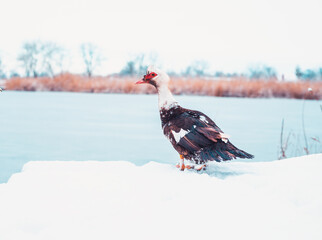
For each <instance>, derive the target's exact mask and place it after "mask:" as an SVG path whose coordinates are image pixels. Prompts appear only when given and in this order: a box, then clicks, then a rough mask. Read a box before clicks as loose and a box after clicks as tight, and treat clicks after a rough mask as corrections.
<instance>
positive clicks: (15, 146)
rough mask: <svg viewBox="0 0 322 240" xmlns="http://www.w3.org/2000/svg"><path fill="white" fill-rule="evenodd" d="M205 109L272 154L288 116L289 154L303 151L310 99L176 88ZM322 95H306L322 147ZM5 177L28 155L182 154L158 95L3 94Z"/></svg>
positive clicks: (248, 146) (166, 158) (247, 145)
mask: <svg viewBox="0 0 322 240" xmlns="http://www.w3.org/2000/svg"><path fill="white" fill-rule="evenodd" d="M176 99H177V100H178V102H179V103H180V104H181V106H183V107H187V108H190V109H195V110H199V111H202V112H204V113H205V114H207V115H208V116H209V117H211V118H212V119H213V120H214V121H215V122H216V123H217V125H218V126H219V127H220V128H221V129H222V130H223V131H224V132H225V133H227V134H229V135H230V136H231V138H230V140H231V142H232V143H233V144H234V145H236V146H237V147H239V148H241V149H243V150H245V151H247V152H249V153H252V154H254V155H255V159H253V160H244V161H272V160H275V159H277V157H278V154H279V141H280V132H281V131H280V130H281V122H282V119H283V118H284V121H285V129H284V131H285V135H287V134H288V133H289V132H292V135H291V138H290V142H289V149H288V154H289V155H288V157H291V156H294V155H297V154H299V153H301V152H302V150H301V146H304V145H303V144H304V142H303V137H302V135H303V132H302V119H301V118H302V104H303V100H293V99H291V100H290V99H245V98H216V97H198V96H176ZM320 104H321V102H317V101H306V103H305V115H304V116H305V129H306V134H307V137H308V141H309V145H310V146H311V149H310V151H312V153H316V152H320V151H321V145H319V144H317V142H316V141H313V140H312V139H311V137H315V138H319V139H320V140H321V139H322V127H321V126H322V112H321V109H320ZM0 110H1V111H0V183H1V182H6V181H7V180H8V179H9V177H10V176H11V175H12V174H13V173H15V172H18V171H21V168H22V166H23V165H24V164H25V163H27V162H28V161H53V160H63V161H87V160H98V161H118V160H126V161H130V162H133V163H135V164H137V165H141V164H145V163H147V162H149V161H156V162H161V163H172V164H175V163H176V162H177V160H178V154H177V153H176V151H175V150H174V149H173V148H172V146H171V144H170V143H169V142H168V140H167V139H166V138H165V137H164V136H163V134H162V130H161V124H160V119H159V112H158V108H157V96H156V95H123V94H120V95H118V94H86V93H61V92H6V91H5V92H2V93H1V94H0Z"/></svg>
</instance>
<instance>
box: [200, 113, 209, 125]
mask: <svg viewBox="0 0 322 240" xmlns="http://www.w3.org/2000/svg"><path fill="white" fill-rule="evenodd" d="M199 119H200V120H201V121H203V122H205V123H208V121H207V120H206V118H205V116H202V115H201V116H200V117H199Z"/></svg>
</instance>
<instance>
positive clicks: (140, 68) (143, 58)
mask: <svg viewBox="0 0 322 240" xmlns="http://www.w3.org/2000/svg"><path fill="white" fill-rule="evenodd" d="M157 61H158V54H157V53H155V52H150V53H149V54H145V53H138V54H134V55H132V56H131V58H130V60H129V61H127V63H126V64H125V66H124V68H123V69H122V70H121V72H120V74H121V75H130V76H133V75H135V74H139V73H144V72H145V71H146V69H147V66H148V65H150V64H156V63H157Z"/></svg>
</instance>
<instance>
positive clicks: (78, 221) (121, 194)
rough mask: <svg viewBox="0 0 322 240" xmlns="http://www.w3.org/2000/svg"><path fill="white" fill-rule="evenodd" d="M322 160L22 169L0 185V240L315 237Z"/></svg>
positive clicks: (321, 216) (321, 210)
mask: <svg viewBox="0 0 322 240" xmlns="http://www.w3.org/2000/svg"><path fill="white" fill-rule="evenodd" d="M321 172H322V154H319V155H310V156H305V157H300V158H293V159H286V160H281V161H272V162H257V163H255V162H253V163H247V162H225V163H219V164H216V163H215V164H211V165H210V166H209V169H208V170H207V172H206V173H201V174H199V173H196V172H192V171H185V172H180V171H179V170H178V169H176V168H175V167H174V166H172V165H169V164H162V163H156V162H150V163H148V164H145V165H143V166H135V165H134V164H132V163H130V162H123V161H116V162H115V161H112V162H99V161H86V162H79V161H77V162H76V161H73V162H62V161H59V162H55V161H52V162H45V161H42V162H29V163H27V164H26V165H25V166H24V168H23V171H22V172H21V173H17V174H14V175H13V176H12V177H11V178H10V180H9V181H8V183H4V184H0V213H1V214H0V239H2V240H11V239H12V240H20V239H21V240H28V239H30V240H37V239H39V240H43V239H46V240H51V239H77V240H81V239H96V240H98V239H104V240H105V239H149V240H151V239H256V240H257V239H274V240H277V239H281V240H285V239H290V240H294V239H310V240H315V239H316V240H318V239H322V228H321V223H322V174H321Z"/></svg>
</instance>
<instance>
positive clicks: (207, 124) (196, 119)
mask: <svg viewBox="0 0 322 240" xmlns="http://www.w3.org/2000/svg"><path fill="white" fill-rule="evenodd" d="M163 132H164V134H165V135H166V136H167V137H168V138H169V139H170V141H171V143H172V145H173V146H174V148H175V149H176V150H177V151H178V152H179V153H180V154H182V155H187V154H188V153H189V154H193V153H195V152H197V151H199V150H200V149H202V148H205V147H207V146H210V145H213V144H214V143H216V142H217V141H221V136H220V133H222V131H221V130H220V129H219V128H218V127H217V126H216V124H215V123H214V122H213V121H212V120H211V119H210V118H209V117H207V116H206V115H204V114H202V113H200V112H195V111H186V112H184V113H182V114H180V115H179V116H178V117H176V118H174V119H172V120H170V121H169V122H168V123H167V124H166V125H165V126H164V128H163Z"/></svg>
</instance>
